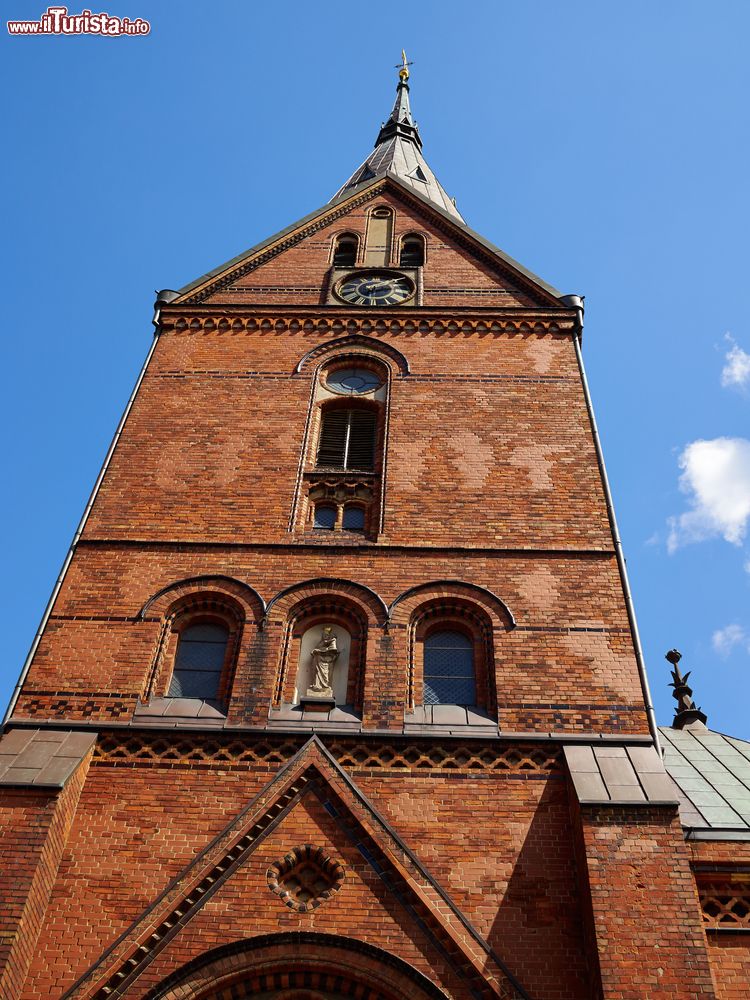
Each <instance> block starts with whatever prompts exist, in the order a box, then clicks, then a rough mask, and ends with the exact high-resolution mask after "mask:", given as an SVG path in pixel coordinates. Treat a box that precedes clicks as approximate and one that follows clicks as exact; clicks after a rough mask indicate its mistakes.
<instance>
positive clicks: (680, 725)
mask: <svg viewBox="0 0 750 1000" xmlns="http://www.w3.org/2000/svg"><path fill="white" fill-rule="evenodd" d="M664 658H665V659H666V660H668V661H669V662H670V663H671V664H672V683H671V686H672V689H673V690H672V697H673V698H674V699H675V700H676V701H677V710H676V711H675V714H674V719H673V720H672V729H684V728H685V726H689V725H691V724H692V723H694V722H702V723H703V725H704V726H705V724H706V720H707V716H706V715H705V713H704V712H701V710H700V709H699V708H697V707H696V704H695V702H694V701H693V689H692V688H691V687H690V686H689V684H688V682H687V679H688V677H689V676H690V671H689V670H688V672H687V673H686V674H684V675H683V674H681V673H680V668H679V666H678V664H679V662H680V660H681V659H682V653H681V652H680V651H679V650H678V649H670V651H669V652H668V653H667V654H666V656H665V657H664Z"/></svg>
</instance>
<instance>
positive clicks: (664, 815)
mask: <svg viewBox="0 0 750 1000" xmlns="http://www.w3.org/2000/svg"><path fill="white" fill-rule="evenodd" d="M576 813H577V814H578V815H579V816H580V823H581V827H580V830H581V836H582V856H583V857H585V864H586V869H585V871H581V878H582V879H583V880H584V884H585V885H587V887H588V890H589V892H590V907H591V909H590V916H591V918H592V921H593V930H594V935H595V946H596V954H592V955H591V963H592V969H594V968H596V967H597V966H598V973H599V976H598V978H599V979H600V991H601V992H600V994H599V995H600V996H602V997H603V998H604V1000H631V998H636V997H638V998H641V997H642V998H644V1000H645V998H647V997H648V998H652V997H664V998H667V997H669V998H677V997H698V996H701V997H706V998H711V997H714V996H716V993H715V991H714V985H713V981H712V977H711V967H710V964H709V960H708V954H707V950H706V941H705V934H704V932H703V928H702V925H701V919H700V910H699V906H698V895H697V892H696V888H695V880H694V877H693V874H692V872H691V870H690V864H689V856H690V855H689V849H688V848H687V846H686V845H685V842H684V840H683V834H682V828H681V826H680V823H679V819H678V818H677V816H676V811H675V809H674V808H673V807H661V808H659V807H644V808H641V807H627V806H624V807H619V806H618V807H614V806H609V807H595V806H582V807H580V811H579V810H576Z"/></svg>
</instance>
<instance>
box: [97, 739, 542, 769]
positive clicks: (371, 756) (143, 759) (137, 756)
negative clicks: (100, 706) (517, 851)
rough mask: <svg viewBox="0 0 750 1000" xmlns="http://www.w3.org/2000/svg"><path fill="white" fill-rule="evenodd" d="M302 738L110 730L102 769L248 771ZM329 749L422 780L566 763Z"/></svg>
mask: <svg viewBox="0 0 750 1000" xmlns="http://www.w3.org/2000/svg"><path fill="white" fill-rule="evenodd" d="M300 743H301V738H297V739H295V738H294V737H289V736H273V735H268V736H266V737H259V738H258V737H256V738H253V739H247V738H246V737H233V736H231V735H229V734H226V735H222V736H217V735H215V734H206V735H204V734H196V733H191V734H181V733H179V732H175V731H174V730H172V731H171V732H169V733H168V734H166V733H146V732H142V731H140V732H135V733H133V732H122V731H110V732H107V733H103V734H102V735H101V736H100V739H99V742H98V744H97V747H96V750H95V753H94V760H93V764H94V766H100V767H118V766H124V767H127V768H133V767H168V768H170V769H173V768H185V769H192V770H200V769H204V768H211V769H214V768H217V767H219V768H221V769H222V770H227V771H236V770H240V771H247V770H254V769H256V768H267V767H276V766H278V765H279V764H283V763H285V762H286V761H288V760H290V759H291V758H292V757H293V756H294V754H295V753H297V751H298V750H299V748H300ZM327 745H328V750H329V752H330V753H331V754H332V756H333V757H334V758H335V759H336V760H337V761H338V763H339V764H340V765H341V766H342V767H345V768H347V770H350V771H360V770H362V771H370V772H378V771H390V770H392V771H397V772H398V773H399V774H408V773H410V772H412V771H413V772H415V773H417V774H419V775H420V776H426V775H429V774H434V775H435V776H438V777H439V776H441V775H445V774H454V773H462V774H466V773H472V774H477V773H482V772H487V773H493V774H518V775H524V774H536V775H542V774H549V773H552V772H559V771H560V769H561V766H562V761H561V757H560V748H559V747H558V746H557V745H554V744H553V745H551V746H550V745H546V744H541V745H535V744H529V743H495V744H491V745H488V744H486V743H483V742H478V743H476V744H474V743H462V742H455V741H451V740H440V741H437V740H435V739H431V740H428V741H422V740H393V741H390V740H388V741H385V740H363V739H357V738H354V739H332V740H331V741H330V742H328V744H327Z"/></svg>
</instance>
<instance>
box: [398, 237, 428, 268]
mask: <svg viewBox="0 0 750 1000" xmlns="http://www.w3.org/2000/svg"><path fill="white" fill-rule="evenodd" d="M423 264H424V243H423V242H422V237H421V236H405V237H404V240H403V242H402V244H401V266H402V267H422V265H423Z"/></svg>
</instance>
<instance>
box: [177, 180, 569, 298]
mask: <svg viewBox="0 0 750 1000" xmlns="http://www.w3.org/2000/svg"><path fill="white" fill-rule="evenodd" d="M388 190H390V191H393V192H394V193H395V194H397V195H398V196H399V197H401V198H403V199H404V200H405V201H407V203H411V204H412V205H413V206H415V207H417V208H418V209H420V210H421V211H424V212H425V213H426V214H427V215H428V216H429V217H430V218H431V221H432V222H433V223H434V224H435V225H436V226H438V228H440V229H442V230H444V231H445V232H446V233H447V234H448V235H449V236H452V237H453V238H455V239H456V240H457V242H459V243H461V244H462V245H463V246H464V247H465V248H466V249H468V250H469V251H473V252H474V253H477V254H479V255H480V256H482V257H483V258H484V259H485V260H487V259H489V261H490V262H494V263H495V264H496V265H497V266H498V267H499V268H500V269H502V270H506V271H510V273H511V274H512V275H514V276H515V277H516V278H517V279H518V280H519V281H520V283H521V285H522V286H524V287H525V288H526V289H527V290H529V291H531V292H532V293H535V294H536V295H537V296H539V297H540V298H541V299H542V303H543V304H546V305H551V306H554V307H558V308H560V307H562V308H568V305H567V303H566V302H564V301H562V299H563V298H564V296H563V293H562V292H560V291H559V290H558V289H557V288H555V287H554V286H553V285H550V284H549V283H548V282H546V281H544V279H543V278H540V277H539V275H537V274H534V272H533V271H530V270H529V269H528V268H526V267H524V266H523V264H520V263H519V262H518V261H517V260H515V259H514V258H513V257H511V256H510V255H509V254H507V253H505V252H504V251H503V250H501V249H500V248H499V247H497V246H495V244H494V243H491V242H490V241H489V240H487V239H485V238H484V237H483V236H480V234H479V233H477V232H475V231H474V230H473V229H471V228H470V227H469V226H467V225H466V223H465V222H464V221H463V220H462V219H460V218H457V217H456V216H455V215H452V214H451V213H449V212H447V211H446V210H445V209H442V208H441V207H440V206H439V205H437V204H436V203H435V202H434V201H432V200H430V199H429V198H426V197H425V196H424V195H422V194H421V193H420V192H419V191H417V190H415V189H414V188H412V187H410V186H408V185H407V184H406V183H405V182H404V180H403V178H401V177H400V176H399V175H398V174H396V173H393V172H391V171H388V172H386V173H385V174H384V175H382V176H380V177H374V178H371V179H370V180H368V181H363V182H362V183H361V184H358V185H357V186H356V187H353V188H348V189H347V190H345V191H343V192H342V193H341V194H339V195H337V196H336V197H335V198H334V199H333V200H332V201H330V202H327V203H326V204H325V205H323V206H321V207H320V208H318V209H316V210H315V211H314V212H310V213H309V214H308V215H305V216H303V218H301V219H298V220H297V221H296V222H293V223H292V224H291V225H289V226H286V227H285V228H284V229H281V230H280V231H279V232H278V233H275V234H274V235H273V236H269V237H268V238H267V239H265V240H262V241H261V242H260V243H256V245H255V246H253V247H250V248H249V249H248V250H245V251H243V252H242V253H240V254H237V256H235V257H232V258H231V259H230V260H228V261H225V263H223V264H220V265H219V266H218V267H215V268H213V269H212V270H211V271H207V272H206V273H205V274H203V275H201V276H200V277H199V278H196V279H195V280H194V281H191V282H189V283H188V284H187V285H184V286H183V287H182V288H180V289H179V291H178V297H177V298H176V299H174V301H173V302H171V303H170V305H182V304H188V303H196V304H197V303H200V302H202V301H203V300H204V299H206V298H207V297H208V296H209V295H211V294H213V293H214V292H216V291H219V290H220V289H221V288H224V287H226V286H227V285H229V284H231V283H232V282H233V281H235V280H236V279H237V278H239V277H241V276H242V275H243V274H246V273H247V272H248V271H252V270H254V268H255V267H259V266H260V265H261V264H265V263H266V262H267V261H268V260H270V259H271V258H272V257H275V256H276V255H277V254H279V253H282V252H283V251H284V250H287V249H289V248H290V247H291V246H294V244H296V243H298V242H299V241H300V240H302V239H304V238H305V237H306V236H309V235H311V234H312V233H314V232H316V231H317V230H318V229H321V228H323V226H325V225H327V224H328V223H329V222H331V221H333V220H335V219H337V218H340V217H341V216H344V215H346V214H347V213H348V212H349V211H350V210H351V209H352V208H355V207H356V206H357V205H360V204H363V203H364V202H367V201H370V200H372V199H373V198H375V197H376V196H377V195H378V194H380V193H381V192H383V191H388Z"/></svg>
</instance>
